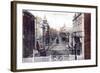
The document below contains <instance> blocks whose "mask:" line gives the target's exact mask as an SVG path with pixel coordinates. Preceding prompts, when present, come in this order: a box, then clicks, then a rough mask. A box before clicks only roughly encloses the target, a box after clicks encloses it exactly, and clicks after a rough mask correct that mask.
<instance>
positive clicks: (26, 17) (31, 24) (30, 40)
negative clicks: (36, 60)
mask: <svg viewBox="0 0 100 73" xmlns="http://www.w3.org/2000/svg"><path fill="white" fill-rule="evenodd" d="M34 48H35V17H34V15H32V14H31V13H30V12H28V11H26V10H23V58H27V57H32V56H33V49H34Z"/></svg>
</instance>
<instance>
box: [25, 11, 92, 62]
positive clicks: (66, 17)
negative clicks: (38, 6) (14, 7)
mask: <svg viewBox="0 0 100 73" xmlns="http://www.w3.org/2000/svg"><path fill="white" fill-rule="evenodd" d="M85 20H87V21H88V22H86V21H85ZM90 22H91V14H90V13H79V12H61V11H59V12H55V11H41V10H38V11H36V10H25V9H24V10H23V62H49V61H69V60H84V59H85V57H84V54H85V53H84V36H85V35H84V23H85V24H88V25H91V23H90ZM89 51H90V49H89ZM88 54H90V53H89V52H88ZM87 56H88V55H87ZM90 57H91V55H89V58H88V59H90Z"/></svg>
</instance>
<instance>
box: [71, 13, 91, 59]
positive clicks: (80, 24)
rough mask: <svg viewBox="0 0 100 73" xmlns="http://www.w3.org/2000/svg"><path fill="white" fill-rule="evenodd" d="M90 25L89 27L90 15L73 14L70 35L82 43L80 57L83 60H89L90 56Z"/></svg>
mask: <svg viewBox="0 0 100 73" xmlns="http://www.w3.org/2000/svg"><path fill="white" fill-rule="evenodd" d="M90 25H91V14H90V13H75V15H74V18H73V34H72V35H73V36H77V37H78V38H79V40H80V42H81V43H82V48H81V55H82V57H83V58H84V59H90V54H91V53H90V51H91V50H90V33H91V29H90V28H91V26H90ZM72 39H73V38H72ZM76 41H77V40H76ZM73 44H74V43H73Z"/></svg>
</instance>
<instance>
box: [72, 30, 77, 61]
mask: <svg viewBox="0 0 100 73" xmlns="http://www.w3.org/2000/svg"><path fill="white" fill-rule="evenodd" d="M73 37H74V41H75V45H74V46H75V47H74V51H75V60H77V47H76V44H77V42H76V38H75V37H76V32H74V33H73Z"/></svg>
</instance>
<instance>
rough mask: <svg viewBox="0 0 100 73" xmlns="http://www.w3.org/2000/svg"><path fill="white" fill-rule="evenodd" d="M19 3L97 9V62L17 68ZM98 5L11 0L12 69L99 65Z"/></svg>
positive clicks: (37, 69)
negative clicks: (93, 63)
mask: <svg viewBox="0 0 100 73" xmlns="http://www.w3.org/2000/svg"><path fill="white" fill-rule="evenodd" d="M17 4H35V5H49V6H68V7H85V8H95V9H96V64H95V65H85V66H69V67H52V68H36V69H17V65H16V64H17V58H16V57H17V48H16V42H17V38H16V37H17V32H16V31H17V27H16V26H17V21H16V19H17V14H16V12H17ZM97 40H98V6H90V5H76V4H61V3H45V2H27V1H11V71H13V72H23V71H39V70H54V69H72V68H85V67H97V66H98V41H97Z"/></svg>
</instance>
